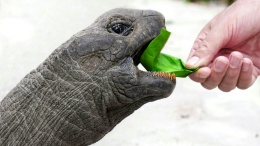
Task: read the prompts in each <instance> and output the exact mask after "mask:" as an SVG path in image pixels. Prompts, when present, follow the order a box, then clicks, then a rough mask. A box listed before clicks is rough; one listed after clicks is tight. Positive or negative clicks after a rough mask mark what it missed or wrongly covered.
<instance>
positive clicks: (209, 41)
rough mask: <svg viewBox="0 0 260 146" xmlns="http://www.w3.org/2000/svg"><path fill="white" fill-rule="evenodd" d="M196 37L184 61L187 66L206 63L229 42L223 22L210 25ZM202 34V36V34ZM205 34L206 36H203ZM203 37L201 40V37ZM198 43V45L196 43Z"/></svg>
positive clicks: (204, 64) (197, 65)
mask: <svg viewBox="0 0 260 146" xmlns="http://www.w3.org/2000/svg"><path fill="white" fill-rule="evenodd" d="M207 27H209V28H208V30H209V32H205V31H207V29H206V28H205V30H203V32H201V33H200V35H199V36H198V37H197V39H196V41H195V43H194V45H193V48H192V50H191V52H190V56H189V59H188V61H187V63H186V66H187V67H188V68H192V67H199V66H206V65H208V64H209V63H210V62H211V60H212V59H213V58H214V56H215V55H216V54H217V52H219V50H220V49H221V48H222V47H223V46H225V45H226V44H227V43H228V42H229V39H230V38H229V37H228V34H227V33H226V32H228V30H227V29H228V28H227V27H226V25H225V24H218V25H216V26H215V27H214V28H212V29H211V26H207ZM203 35H204V36H203ZM205 35H206V36H205ZM203 37H204V39H203V40H202V38H203ZM198 44H199V45H198Z"/></svg>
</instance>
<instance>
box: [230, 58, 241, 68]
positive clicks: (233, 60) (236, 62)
mask: <svg viewBox="0 0 260 146" xmlns="http://www.w3.org/2000/svg"><path fill="white" fill-rule="evenodd" d="M240 63H241V59H240V58H238V57H236V56H231V59H230V67H232V68H238V67H239V65H240Z"/></svg>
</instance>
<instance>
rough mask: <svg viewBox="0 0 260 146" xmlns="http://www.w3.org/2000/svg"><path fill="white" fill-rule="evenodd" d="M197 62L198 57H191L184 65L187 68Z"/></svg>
mask: <svg viewBox="0 0 260 146" xmlns="http://www.w3.org/2000/svg"><path fill="white" fill-rule="evenodd" d="M198 61H199V57H197V56H193V57H192V58H191V59H189V60H188V61H187V63H186V65H188V66H193V65H195V64H196V63H197V62H198Z"/></svg>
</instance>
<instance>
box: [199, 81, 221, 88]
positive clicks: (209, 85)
mask: <svg viewBox="0 0 260 146" xmlns="http://www.w3.org/2000/svg"><path fill="white" fill-rule="evenodd" d="M201 85H202V87H204V88H206V89H208V90H212V89H214V88H216V87H217V86H216V85H211V84H208V83H206V82H204V83H201Z"/></svg>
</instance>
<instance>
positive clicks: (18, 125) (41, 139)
mask: <svg viewBox="0 0 260 146" xmlns="http://www.w3.org/2000/svg"><path fill="white" fill-rule="evenodd" d="M115 23H121V24H127V25H132V26H133V30H132V32H130V34H128V35H126V36H122V35H120V34H117V33H115V32H113V31H112V30H111V28H110V26H111V25H113V24H115ZM162 27H165V24H164V17H163V16H162V15H161V14H160V13H158V12H155V11H149V10H147V11H142V10H129V9H114V10H111V11H109V12H107V13H105V14H103V15H102V16H100V17H99V18H98V19H97V20H96V21H95V22H94V23H93V24H92V25H91V26H89V27H88V28H86V29H84V30H82V31H80V32H79V33H77V34H76V35H74V36H73V37H71V38H70V39H69V40H68V41H67V42H65V43H64V44H62V45H61V46H60V47H59V48H57V49H56V50H55V51H54V52H53V53H52V54H51V55H50V56H49V57H48V58H47V59H46V60H45V61H44V62H43V63H42V64H41V65H40V66H39V67H38V68H36V69H35V70H33V71H32V72H30V73H29V74H28V75H26V76H25V77H24V78H23V79H22V81H21V82H20V83H19V84H18V85H17V86H16V87H15V88H14V89H12V90H11V91H10V93H9V94H8V95H7V96H6V97H5V98H4V99H3V101H2V102H1V104H0V136H1V139H0V145H1V146H5V145H11V146H15V145H19V146H22V145H28V146H32V145H48V146H51V145H54V146H58V145H62V146H66V145H73V146H80V145H88V144H92V143H94V142H96V141H98V140H100V139H101V138H102V137H104V136H105V134H106V133H108V132H109V131H111V130H112V129H113V128H114V127H115V126H116V125H117V124H118V123H119V122H120V121H122V120H123V119H124V118H125V117H127V116H128V115H130V114H131V113H133V112H134V111H135V110H136V109H138V108H139V107H141V106H142V105H143V104H145V103H147V102H150V101H155V100H158V99H161V98H165V97H167V96H169V95H170V94H171V93H172V91H173V89H174V87H175V80H170V79H167V78H164V77H157V76H154V75H153V74H152V73H149V72H143V71H140V70H138V68H137V67H136V65H135V64H137V63H138V59H139V58H140V55H141V53H138V52H142V51H141V50H142V48H144V47H143V46H144V45H146V44H147V43H149V42H150V41H151V40H152V39H153V38H155V37H156V36H157V35H159V33H160V30H161V28H162ZM133 58H134V60H135V61H133ZM134 62H135V63H134Z"/></svg>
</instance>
